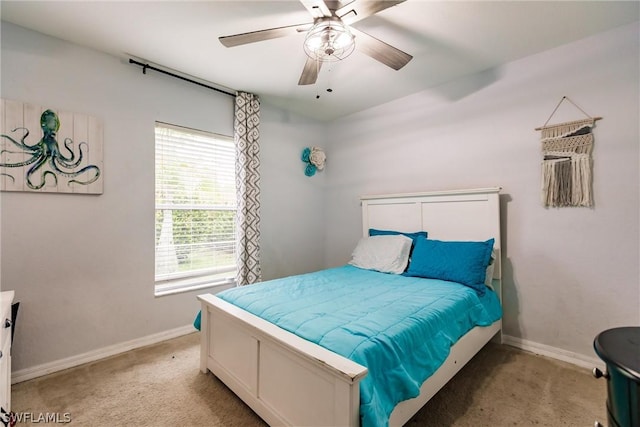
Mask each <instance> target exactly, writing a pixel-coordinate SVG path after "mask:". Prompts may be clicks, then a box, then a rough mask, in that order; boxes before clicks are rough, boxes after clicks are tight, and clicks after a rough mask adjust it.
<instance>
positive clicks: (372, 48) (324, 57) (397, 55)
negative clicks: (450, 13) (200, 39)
mask: <svg viewBox="0 0 640 427" xmlns="http://www.w3.org/2000/svg"><path fill="white" fill-rule="evenodd" d="M404 1H405V0H371V1H369V0H367V1H362V0H351V1H346V2H341V1H339V0H324V1H323V0H300V2H301V3H302V4H303V5H304V7H305V8H306V9H307V10H308V11H309V13H310V14H311V16H312V17H313V22H309V23H303V24H297V25H288V26H285V27H277V28H269V29H265V30H258V31H252V32H249V33H242V34H234V35H230V36H222V37H219V40H220V42H221V43H222V44H223V45H225V46H226V47H233V46H239V45H243V44H248V43H255V42H259V41H264V40H269V39H275V38H279V37H286V36H291V35H294V34H299V33H303V32H306V33H307V35H306V37H305V41H304V51H305V53H306V54H307V61H306V62H305V64H304V68H303V70H302V75H301V76H300V80H299V81H298V84H299V85H310V84H314V83H315V82H316V80H317V79H318V73H319V72H320V67H321V65H322V63H323V62H331V61H337V60H341V59H344V58H346V57H347V56H349V55H350V54H351V53H352V52H353V51H354V50H358V51H359V52H362V53H364V54H365V55H368V56H370V57H371V58H373V59H375V60H377V61H379V62H382V63H383V64H384V65H387V66H389V67H391V68H393V69H394V70H399V69H400V68H402V67H404V66H405V65H406V64H407V63H408V62H409V61H410V60H411V59H412V58H413V56H411V55H409V54H408V53H405V52H403V51H401V50H400V49H397V48H395V47H393V46H391V45H389V44H387V43H385V42H383V41H381V40H378V39H376V38H375V37H373V36H370V35H369V34H367V33H364V32H362V31H360V30H358V29H356V28H353V27H352V26H351V24H353V23H355V22H358V21H360V20H362V19H364V18H366V17H368V16H371V15H373V14H376V13H378V12H380V11H382V10H385V9H387V8H389V7H391V6H395V5H397V4H399V3H402V2H404Z"/></svg>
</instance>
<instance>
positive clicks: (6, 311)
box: [0, 291, 14, 412]
mask: <svg viewBox="0 0 640 427" xmlns="http://www.w3.org/2000/svg"><path fill="white" fill-rule="evenodd" d="M13 297H14V292H13V291H4V292H0V310H1V313H0V314H1V317H0V343H1V347H0V352H1V353H0V407H2V409H4V410H5V411H6V412H10V411H11V305H12V304H13Z"/></svg>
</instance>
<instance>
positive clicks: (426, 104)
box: [325, 23, 640, 358]
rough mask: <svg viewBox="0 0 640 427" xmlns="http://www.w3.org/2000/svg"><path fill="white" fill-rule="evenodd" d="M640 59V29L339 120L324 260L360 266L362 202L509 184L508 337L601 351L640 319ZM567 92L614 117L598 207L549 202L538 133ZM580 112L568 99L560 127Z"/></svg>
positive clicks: (600, 137) (597, 158)
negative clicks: (608, 332) (355, 255)
mask: <svg viewBox="0 0 640 427" xmlns="http://www.w3.org/2000/svg"><path fill="white" fill-rule="evenodd" d="M639 51H640V47H639V27H638V24H637V23H636V24H633V25H629V26H625V27H621V28H619V29H616V30H614V31H610V32H607V33H602V34H600V35H598V36H595V37H591V38H588V39H584V40H582V41H578V42H576V43H572V44H569V45H566V46H562V47H559V48H556V49H553V50H550V51H547V52H544V53H541V54H538V55H534V56H530V57H527V58H525V59H522V60H519V61H515V62H512V63H509V64H507V65H505V66H504V67H501V68H500V69H494V70H488V71H486V72H484V73H480V74H477V75H473V76H469V77H468V78H466V79H460V80H458V81H454V82H451V83H450V84H447V85H444V86H442V87H439V88H436V89H433V90H427V91H424V92H420V93H417V94H414V95H411V96H408V97H406V98H404V99H401V100H397V101H394V102H391V103H389V104H386V105H383V106H379V107H377V108H372V109H370V110H367V111H364V112H361V113H358V114H354V115H352V116H349V117H346V118H344V119H342V120H340V121H337V122H334V123H332V124H331V126H330V133H329V138H328V141H334V142H333V143H332V144H331V145H329V147H328V153H327V154H328V156H329V158H331V159H332V162H331V164H330V168H328V174H327V191H326V196H325V197H326V205H327V219H326V221H327V224H326V237H325V238H326V246H325V256H326V258H327V265H328V266H333V265H340V264H343V263H345V262H346V261H347V260H348V259H349V254H350V251H351V250H352V249H353V247H354V246H355V244H356V242H357V239H358V237H359V235H360V232H361V226H360V222H361V219H360V206H359V196H360V195H362V194H381V193H392V192H406V191H428V190H439V189H456V188H473V187H489V186H502V187H503V191H502V194H503V196H502V197H501V204H502V220H503V222H504V225H503V240H504V241H503V249H504V256H505V260H504V262H505V264H504V265H505V267H506V268H505V271H504V282H505V283H504V300H505V307H504V308H505V315H504V329H505V333H506V334H508V335H510V336H513V337H516V338H517V339H521V340H526V341H532V342H534V343H538V344H542V345H543V346H550V347H552V348H555V349H559V350H561V351H566V352H569V353H573V354H577V355H584V356H585V358H589V357H595V355H594V353H593V350H592V342H593V339H594V337H595V335H596V334H597V333H598V332H600V331H602V330H604V329H607V328H609V327H614V326H620V325H637V324H638V323H639V322H640V285H639V284H640V275H639V271H638V264H639V263H638V260H639V249H638V246H639V229H638V222H639V184H638V178H639V176H638V171H639V150H638V146H639V141H640V135H639V129H638V117H640V108H639V99H640V91H639V80H640V71H639ZM398 78H401V76H400V75H399V77H398ZM563 95H567V96H568V97H570V98H571V99H572V100H573V101H574V102H576V103H577V104H578V105H579V106H581V107H582V108H583V109H584V110H586V111H587V112H588V113H590V114H591V115H594V116H602V117H604V119H603V120H601V121H599V122H598V123H597V127H596V128H595V149H594V165H595V167H594V176H595V181H594V192H595V208H594V209H587V208H564V209H545V208H543V207H542V206H541V204H540V161H541V155H540V142H539V133H538V132H535V131H534V128H535V127H537V126H540V125H542V124H544V122H545V121H546V120H547V118H548V117H549V115H550V114H551V112H552V111H553V109H554V108H555V106H556V104H557V103H558V101H560V99H561V97H562V96H563ZM582 117H583V116H582V113H581V112H580V111H579V110H577V109H575V108H574V107H572V106H571V104H570V103H568V102H566V101H565V102H564V103H563V105H562V106H561V107H560V109H559V110H558V112H557V113H556V115H555V116H554V118H553V120H552V121H551V122H550V123H558V122H561V121H563V120H573V119H580V118H582Z"/></svg>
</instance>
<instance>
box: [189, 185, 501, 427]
mask: <svg viewBox="0 0 640 427" xmlns="http://www.w3.org/2000/svg"><path fill="white" fill-rule="evenodd" d="M499 192H500V188H483V189H472V190H456V191H439V192H429V193H411V194H391V195H382V196H364V197H362V198H361V200H362V220H363V221H362V222H363V224H362V231H363V235H365V236H366V235H367V234H368V230H369V228H379V229H392V230H399V231H417V230H427V231H428V233H429V238H431V239H439V240H487V239H489V238H494V239H495V245H494V248H496V249H497V253H498V256H497V259H496V265H495V267H494V277H493V278H494V280H493V287H494V289H495V290H496V292H497V293H498V296H499V297H500V299H501V300H502V298H501V289H502V287H501V285H502V283H501V271H502V269H501V262H500V261H501V256H500V203H499ZM354 245H355V242H354ZM198 299H200V301H201V302H202V322H201V331H202V332H201V353H200V370H201V371H202V372H205V373H206V372H207V370H210V371H211V372H212V373H213V374H214V375H216V376H217V377H218V378H219V379H220V380H222V381H223V382H224V383H225V384H226V385H227V386H228V387H229V388H230V389H231V390H233V392H234V393H236V394H237V395H238V396H239V397H240V398H241V399H242V400H243V401H244V402H245V403H246V404H247V405H249V406H250V407H251V408H252V409H253V410H254V411H255V412H256V413H257V414H258V415H259V416H260V417H262V418H263V419H264V420H265V421H266V422H267V423H268V424H269V425H271V426H280V425H285V426H349V427H357V426H359V425H360V415H359V406H360V388H359V382H360V380H362V378H364V377H365V376H366V375H367V368H365V367H363V366H361V365H359V364H357V363H355V362H352V361H351V360H349V359H347V358H345V357H342V356H340V355H338V354H335V353H333V352H331V351H329V350H327V349H325V348H323V347H320V346H318V345H316V344H314V343H311V342H309V341H306V340H304V339H302V338H300V337H298V336H296V335H294V334H291V333H289V332H287V331H285V330H283V329H281V328H279V327H278V326H275V325H273V324H271V323H269V322H267V321H265V320H263V319H260V318H259V317H257V316H254V315H253V314H251V313H248V312H246V311H244V310H242V309H240V308H238V307H236V306H234V305H231V304H229V303H227V302H225V301H223V300H221V299H220V298H217V297H216V296H214V295H211V294H206V295H199V296H198ZM501 329H502V321H501V320H498V321H496V322H495V323H493V324H492V325H490V326H487V327H475V328H474V329H472V330H471V331H469V332H468V333H467V334H465V335H464V336H463V337H462V338H460V340H459V341H458V342H457V343H456V344H455V345H454V346H453V347H452V348H451V353H450V354H449V357H448V358H447V359H446V360H445V362H444V363H443V365H442V366H441V367H440V368H439V369H438V370H437V371H436V372H435V373H434V374H433V375H432V376H431V377H430V378H428V379H427V380H426V381H425V382H424V384H423V385H422V387H421V389H420V391H421V393H420V395H419V396H418V397H416V398H414V399H410V400H406V401H404V402H401V403H400V404H398V405H397V406H396V408H395V409H394V411H393V413H392V414H391V419H390V423H389V425H390V426H401V425H404V424H405V423H406V422H407V421H409V419H410V418H411V417H412V416H413V415H414V414H415V413H416V412H417V411H418V410H419V409H420V408H421V407H422V406H423V405H424V404H425V403H426V402H427V401H428V400H429V399H431V397H433V396H434V395H435V394H436V393H437V392H438V390H440V389H441V388H442V387H443V386H444V385H445V384H446V383H447V382H448V381H449V380H450V379H451V378H452V377H453V376H454V375H455V374H456V373H457V372H458V371H459V370H460V369H461V368H462V367H463V366H464V365H465V364H466V363H467V362H468V361H469V360H470V359H471V358H472V357H473V356H474V355H475V354H476V353H477V352H478V351H479V350H480V349H481V348H482V347H483V346H484V345H485V344H486V343H487V342H488V341H490V340H491V339H492V338H494V337H495V340H496V341H498V342H501V341H502V336H501Z"/></svg>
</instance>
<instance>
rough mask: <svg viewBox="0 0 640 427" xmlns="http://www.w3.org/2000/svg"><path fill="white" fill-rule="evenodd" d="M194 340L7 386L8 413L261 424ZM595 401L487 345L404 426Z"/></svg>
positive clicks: (567, 409) (504, 420)
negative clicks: (203, 365) (209, 369)
mask: <svg viewBox="0 0 640 427" xmlns="http://www.w3.org/2000/svg"><path fill="white" fill-rule="evenodd" d="M199 340H200V337H199V333H194V334H190V335H187V336H184V337H180V338H176V339H173V340H169V341H166V342H163V343H160V344H156V345H152V346H149V347H145V348H141V349H138V350H133V351H130V352H127V353H124V354H121V355H118V356H114V357H111V358H108V359H105V360H101V361H98V362H94V363H90V364H87V365H83V366H80V367H77V368H73V369H68V370H66V371H62V372H58V373H55V374H51V375H47V376H45V377H41V378H36V379H33V380H30V381H25V382H23V383H20V384H15V385H14V386H13V390H12V400H13V404H12V406H13V410H14V411H15V412H28V413H31V414H33V416H37V415H38V414H40V413H60V414H64V413H68V414H69V415H70V417H71V422H70V423H69V424H67V425H71V426H87V427H102V426H104V427H107V426H108V427H120V426H136V427H137V426H141V427H142V426H149V427H164V426H167V427H175V426H184V427H190V426H194V427H196V426H207V427H208V426H211V427H252V426H265V425H266V424H265V423H264V422H263V421H262V420H261V419H260V418H259V417H258V416H257V415H255V414H254V413H253V412H252V411H251V409H249V408H248V407H247V406H246V405H245V404H244V403H243V402H242V401H241V400H240V399H238V398H237V397H236V396H235V395H234V394H233V393H232V392H231V391H230V390H229V389H227V388H226V387H225V386H224V384H222V383H221V382H220V381H219V380H218V379H217V378H216V377H214V376H213V375H212V374H211V373H208V374H203V373H201V372H200V371H199V357H200V352H199ZM605 400H606V385H605V382H604V381H603V380H596V379H595V378H593V377H592V376H591V374H590V372H589V371H588V370H586V369H581V368H577V367H575V366H573V365H570V364H567V363H563V362H558V361H555V360H553V359H548V358H545V357H541V356H536V355H533V354H530V353H526V352H522V351H519V350H517V349H514V348H512V347H508V346H501V345H495V344H488V345H487V346H486V347H485V348H484V349H483V350H482V351H481V352H480V353H478V354H477V355H476V356H475V357H474V358H473V359H472V360H471V361H470V362H469V364H467V366H465V367H464V368H463V369H462V371H461V372H460V373H459V374H458V375H457V376H456V377H455V378H454V379H453V380H452V381H451V382H449V384H447V385H446V386H445V387H444V388H443V389H442V390H441V391H440V392H439V393H438V394H437V395H436V396H434V398H433V399H431V401H429V402H428V403H427V405H425V407H423V408H422V409H421V410H420V412H418V413H417V414H416V415H415V417H414V418H413V419H412V420H411V421H409V423H408V424H407V426H409V427H427V426H429V427H431V426H433V427H449V426H451V427H454V426H455V427H466V426H473V427H483V426H487V427H489V426H549V427H558V426H576V427H578V426H592V425H593V422H594V421H595V420H596V419H598V420H599V421H601V422H603V421H606V409H605ZM20 425H24V424H20ZM33 425H34V426H35V425H37V426H44V425H57V426H59V425H60V424H54V423H51V424H46V423H42V422H40V423H34V424H33Z"/></svg>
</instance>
